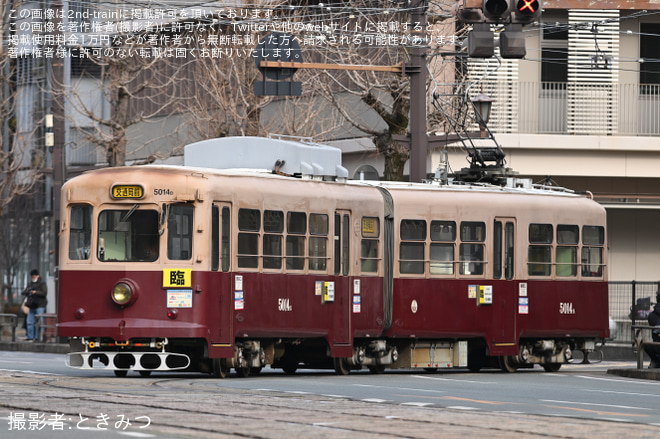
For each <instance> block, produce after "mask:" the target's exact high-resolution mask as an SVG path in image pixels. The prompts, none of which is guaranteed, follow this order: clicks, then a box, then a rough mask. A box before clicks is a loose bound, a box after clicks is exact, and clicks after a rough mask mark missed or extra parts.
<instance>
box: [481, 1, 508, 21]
mask: <svg viewBox="0 0 660 439" xmlns="http://www.w3.org/2000/svg"><path fill="white" fill-rule="evenodd" d="M481 10H482V12H483V13H484V16H485V17H486V22H487V23H501V22H505V21H509V20H510V19H511V12H512V10H513V2H512V0H483V2H482V4H481Z"/></svg>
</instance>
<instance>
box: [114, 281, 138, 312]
mask: <svg viewBox="0 0 660 439" xmlns="http://www.w3.org/2000/svg"><path fill="white" fill-rule="evenodd" d="M137 295H138V289H137V286H136V285H135V284H134V283H133V282H131V281H129V280H128V279H121V280H120V281H119V282H117V283H116V284H115V286H114V287H113V288H112V293H111V297H112V301H113V302H115V303H116V304H117V305H120V306H128V305H131V304H132V303H134V302H135V300H136V299H137Z"/></svg>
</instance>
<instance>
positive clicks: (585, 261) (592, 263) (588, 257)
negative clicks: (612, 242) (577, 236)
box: [582, 226, 605, 277]
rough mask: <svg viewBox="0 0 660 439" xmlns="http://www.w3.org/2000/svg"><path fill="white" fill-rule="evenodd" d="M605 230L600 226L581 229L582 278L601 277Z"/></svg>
mask: <svg viewBox="0 0 660 439" xmlns="http://www.w3.org/2000/svg"><path fill="white" fill-rule="evenodd" d="M604 245H605V229H604V228H603V227H602V226H583V227H582V276H585V277H601V276H602V275H603V247H604Z"/></svg>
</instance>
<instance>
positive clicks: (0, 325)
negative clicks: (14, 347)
mask: <svg viewBox="0 0 660 439" xmlns="http://www.w3.org/2000/svg"><path fill="white" fill-rule="evenodd" d="M17 326H18V316H17V315H16V314H4V313H3V314H0V339H2V332H3V331H2V330H3V329H4V328H10V329H11V341H16V327H17Z"/></svg>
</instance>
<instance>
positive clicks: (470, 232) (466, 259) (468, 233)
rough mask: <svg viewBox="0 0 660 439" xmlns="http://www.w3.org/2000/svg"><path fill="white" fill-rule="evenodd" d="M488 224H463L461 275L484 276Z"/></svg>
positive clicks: (460, 256)
mask: <svg viewBox="0 0 660 439" xmlns="http://www.w3.org/2000/svg"><path fill="white" fill-rule="evenodd" d="M485 241H486V224H485V223H483V222H477V221H463V222H462V223H461V245H460V249H459V262H460V264H459V274H463V275H471V276H473V275H483V274H484V247H485V244H484V242H485Z"/></svg>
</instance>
